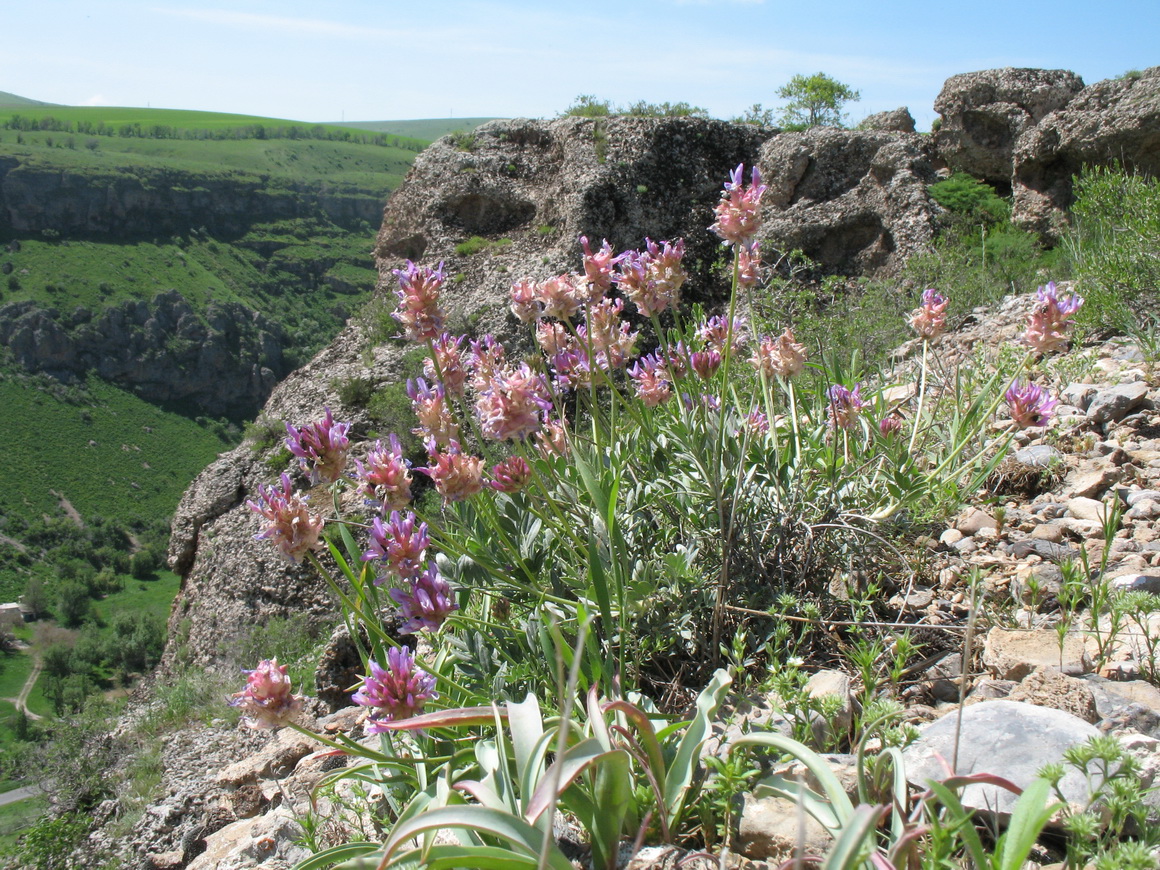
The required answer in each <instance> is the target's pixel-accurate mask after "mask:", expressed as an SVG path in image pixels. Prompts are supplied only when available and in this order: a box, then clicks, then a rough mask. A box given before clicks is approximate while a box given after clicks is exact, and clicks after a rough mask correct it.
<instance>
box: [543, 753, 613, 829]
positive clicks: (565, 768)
mask: <svg viewBox="0 0 1160 870" xmlns="http://www.w3.org/2000/svg"><path fill="white" fill-rule="evenodd" d="M617 753H620V754H621V755H623V756H625V757H626V758H627V756H626V754H625V752H624V750H622V749H612V750H608V749H605V748H604V747H603V746H601V745H600V741H599V740H597V739H596V738H595V737H589V738H588V739H587V740H583V741H581V742H580V743H577V744H576V745H575V746H573V747H572V748H571V749H569V750H568V751H567V752H565V753H564V756H563V758H561V759H557V760H556V761H554V762H552V765H551V766H550V767H549V768H548V769H547V770H546V771H544V776H543V778H542V779H541V780H540V783H539V786H538V787H537V788H536V791H535V794H533V795H532V797H531V799H530V800H529V801H528V805H527V810H526V816H527V819H528V821H529V822H532V823H535V821H536V819H538V818H539V816H540V814H541V813H542V812H544V811H545V810H546V809H547V808H548V807H549V806H551V803H552V797H553V792H555V796H556V797H559V796H560V795H561V794H563V793H564V790H565V789H567V788H568V786H570V785H571V784H572V783H574V782H575V781H576V779H577V778H578V777H579V776H580V775H581V774H583V773H584V771H586V770H588V768H589V767H591V766H592V765H594V764H599V763H601V762H604V761H607V760H609V759H611V758H612V757H613V756H615V755H616V754H617ZM586 821H587V820H586Z"/></svg>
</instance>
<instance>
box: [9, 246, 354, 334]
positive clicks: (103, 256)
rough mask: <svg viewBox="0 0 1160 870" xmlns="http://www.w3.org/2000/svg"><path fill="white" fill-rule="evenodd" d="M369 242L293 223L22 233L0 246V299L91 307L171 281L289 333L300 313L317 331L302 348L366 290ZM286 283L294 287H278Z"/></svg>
mask: <svg viewBox="0 0 1160 870" xmlns="http://www.w3.org/2000/svg"><path fill="white" fill-rule="evenodd" d="M294 230H298V232H297V234H296V235H295V234H293V231H294ZM178 241H179V242H180V243H178ZM373 242H374V236H373V232H372V231H370V230H367V231H366V232H365V235H356V234H353V233H348V234H338V233H334V232H329V233H326V232H324V231H323V230H321V229H319V228H311V227H309V226H305V227H303V226H301V225H299V226H297V227H294V226H280V225H271V226H266V227H262V228H257V229H254V230H252V231H251V232H250V233H249V234H248V235H247V236H245V237H244V238H243V239H241V240H240V241H239V242H237V243H235V244H227V243H225V242H218V241H215V240H213V239H206V238H204V237H201V236H197V237H194V236H190V237H188V238H182V239H180V240H177V241H168V242H158V243H154V242H144V241H142V242H126V243H112V242H91V241H60V242H46V241H43V240H41V239H35V238H33V239H24V240H22V241H21V242H20V250H19V251H9V250H7V248H6V247H4V246H0V268H3V267H4V264H8V265H10V266H11V272H10V274H9V275H8V277H7V278H6V279H2V280H0V304H3V303H6V302H19V301H23V300H32V301H35V302H38V303H39V304H40V305H42V306H45V307H55V308H58V309H60V310H62V311H71V310H72V309H73V308H75V307H76V306H78V305H84V306H86V307H88V308H89V309H90V310H91V311H99V310H100V309H101V308H104V307H106V306H109V305H115V304H117V303H119V302H121V301H123V300H125V299H144V300H146V301H148V300H151V299H152V298H153V297H154V296H155V295H156V294H157V293H159V292H161V291H162V290H168V289H170V288H172V289H176V290H179V291H180V292H181V295H182V296H184V297H185V299H186V300H187V301H188V302H189V303H190V305H191V306H193V308H194V309H195V310H198V311H203V310H204V309H205V307H206V306H207V305H208V304H209V303H211V302H217V303H223V302H240V303H242V304H244V305H246V306H248V307H250V308H253V309H255V310H258V311H261V312H262V313H263V314H266V315H267V316H268V317H270V318H271V319H273V320H277V321H278V322H280V323H283V324H285V325H286V326H287V328H288V329H289V331H290V332H291V333H293V332H294V331H295V329H297V328H298V327H299V326H301V325H303V324H304V323H305V322H307V321H309V322H310V323H313V326H312V327H310V329H312V330H314V331H315V332H318V333H319V334H318V335H317V336H313V337H312V336H309V335H303V336H301V340H300V342H301V343H302V344H303V345H304V346H305V347H306V348H307V349H310V348H312V347H314V346H315V345H316V343H317V342H319V341H322V340H328V339H329V336H330V335H332V334H333V333H334V332H336V331H337V330H338V328H339V326H341V320H340V319H339V318H338V316H337V313H332V310H334V309H336V307H342V308H344V309H348V312H347V313H349V310H353V309H354V308H356V307H357V306H358V304H359V302H360V301H361V300H362V299H363V298H365V296H367V295H369V293H370V291H371V290H372V289H373V288H374V285H375V278H376V273H375V271H374V269H373V268H372V261H371V255H370V250H371V245H372V244H373ZM260 246H266V247H275V248H277V250H275V251H274V252H273V253H271V254H269V255H268V256H267V257H261V256H259V254H258V253H256V252H255V250H254V248H256V247H260ZM304 269H305V273H306V274H311V273H317V274H318V286H312V285H313V282H310V283H307V282H305V281H304V279H303V278H302V277H300V276H301V275H302V274H303V273H304ZM295 285H296V286H297V288H298V292H293V293H287V292H285V289H284V288H286V287H289V286H295ZM343 316H344V317H345V314H343Z"/></svg>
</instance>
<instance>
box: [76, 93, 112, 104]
mask: <svg viewBox="0 0 1160 870" xmlns="http://www.w3.org/2000/svg"><path fill="white" fill-rule="evenodd" d="M81 105H82V106H107V105H109V101H108V100H106V99H105V97H104V95H103V94H93V95H92V96H91V97H89V98H88V99H85V100H82V101H81Z"/></svg>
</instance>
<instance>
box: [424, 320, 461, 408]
mask: <svg viewBox="0 0 1160 870" xmlns="http://www.w3.org/2000/svg"><path fill="white" fill-rule="evenodd" d="M465 338H466V336H463V335H461V336H459V337H458V338H453V337H452V336H450V335H448V334H447V333H446V332H445V333H443V334H442V335H441V336H439V337H438V338H437V339H435V341H433V342H432V343H431V349H432V350H433V351H434V352H435V359H431V358H430V357H428V358H427V359H425V360H423V374H424V375H426V376H427V378H429V379H430V380H432V381H439V382H440V383H442V384H443V390H444V392H446V393H447V395H449V396H455V397H456V398H459V397H461V396H462V395H463V393H464V389H465V387H466V385H467V366H466V364H465V362H464V359H463V351H462V345H463V340H464V339H465ZM436 363H438V366H436Z"/></svg>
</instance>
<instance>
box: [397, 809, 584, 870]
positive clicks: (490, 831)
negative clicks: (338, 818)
mask: <svg viewBox="0 0 1160 870" xmlns="http://www.w3.org/2000/svg"><path fill="white" fill-rule="evenodd" d="M449 828H450V829H463V830H466V831H472V832H475V833H476V834H485V835H489V836H493V837H499V838H500V839H502V840H505V841H507V842H508V843H510V844H511V845H513V846H515V847H517V848H518V849H520V850H522V851H525V852H527V854H529V855H532V856H537V855H539V854H540V849H541V847H542V846H543V839H544V838H543V833H542V832H541V831H540V830H539V829H538V828H535V827H533V826H531V825H529V824H528V823H527V822H525V821H524V820H523V819H520V818H517V817H515V816H513V815H512V814H511V813H505V812H501V811H499V810H493V809H489V808H488V807H480V806H467V807H440V808H438V809H434V810H431V811H430V812H426V813H423V814H422V815H420V816H417V817H416V818H413V819H411V820H409V821H408V822H406V823H404V824H399V825H395V828H394V830H392V831H391V836H390V837H389V838H388V839H387V842H386V845H385V853H386V856H387V857H388V858H390V857H391V856H392V855H393V854H394V852H395V850H397V849H398V848H399V847H400V846H401V845H403V844H404V843H406V842H407V841H408V840H410V839H411V838H412V837H415V836H417V835H419V834H422V833H425V832H427V831H438V830H447V829H449ZM386 866H388V867H389V866H390V864H387V865H386ZM548 866H549V867H551V868H552V870H573V868H572V862H571V861H569V860H568V859H567V858H565V857H564V854H563V853H562V852H561V851H560V850H559V848H558V847H557V846H556V844H555V843H554V842H551V841H549V844H548Z"/></svg>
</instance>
